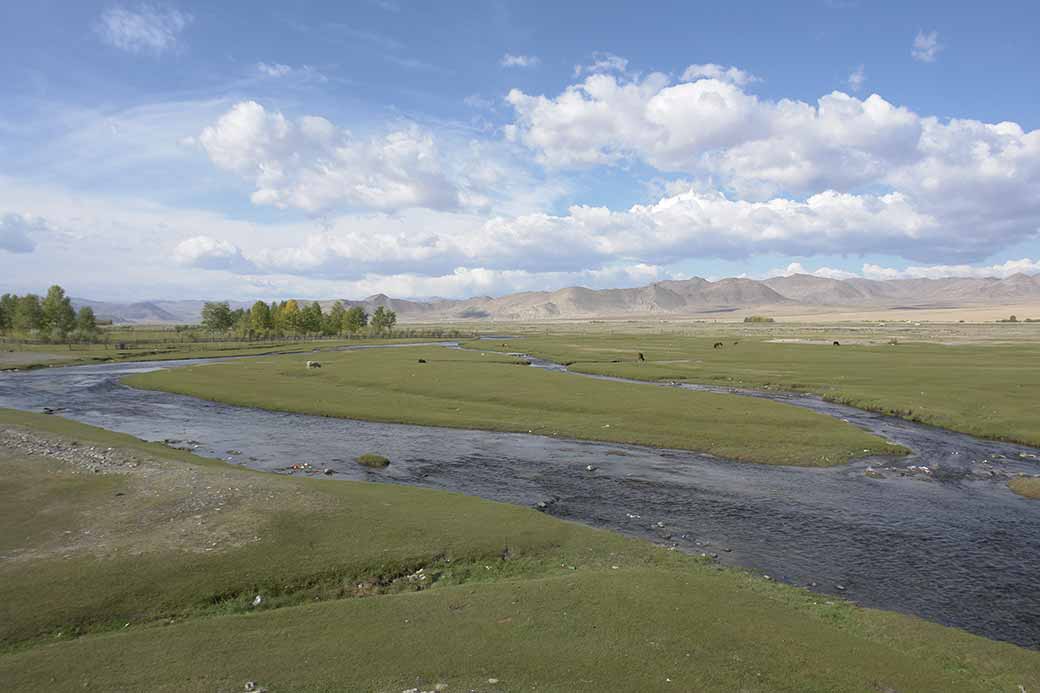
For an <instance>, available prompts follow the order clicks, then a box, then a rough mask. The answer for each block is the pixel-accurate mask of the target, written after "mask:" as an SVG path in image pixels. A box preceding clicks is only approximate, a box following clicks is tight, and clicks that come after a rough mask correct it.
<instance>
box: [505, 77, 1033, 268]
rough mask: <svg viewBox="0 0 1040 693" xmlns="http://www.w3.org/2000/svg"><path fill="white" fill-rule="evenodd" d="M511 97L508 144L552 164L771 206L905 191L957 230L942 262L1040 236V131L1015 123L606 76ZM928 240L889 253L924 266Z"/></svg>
mask: <svg viewBox="0 0 1040 693" xmlns="http://www.w3.org/2000/svg"><path fill="white" fill-rule="evenodd" d="M507 101H508V103H509V104H510V105H511V106H512V107H513V109H514V112H515V118H514V122H513V123H512V124H510V125H509V126H507V128H506V130H505V133H506V136H507V137H509V138H510V139H511V140H512V141H515V142H519V143H521V144H523V145H525V146H527V147H528V148H530V149H531V150H533V151H534V153H535V155H536V157H537V158H538V160H539V161H541V162H542V163H543V164H545V165H547V166H550V167H555V168H571V167H583V166H594V165H604V164H624V163H627V162H630V161H641V162H643V163H646V164H648V165H650V166H652V167H654V168H656V169H658V170H660V171H662V172H670V173H683V174H687V175H692V176H694V177H695V178H696V177H701V178H704V177H710V178H712V179H713V180H715V181H716V183H717V185H719V186H721V189H724V190H728V191H729V192H730V193H732V194H734V195H735V196H736V197H737V198H741V199H747V200H757V201H763V202H767V201H773V200H777V199H779V200H784V199H787V200H798V199H802V198H806V197H807V196H813V195H819V194H822V193H826V192H828V191H834V192H836V193H838V194H856V193H858V192H859V191H862V190H877V191H879V192H881V193H882V194H890V195H895V196H897V197H898V199H899V200H900V204H901V205H903V206H904V207H905V208H906V209H907V210H910V211H912V212H913V214H914V215H916V216H917V217H919V218H921V219H927V220H929V224H930V226H929V228H941V229H944V230H943V231H942V232H940V233H936V234H934V235H932V234H930V240H931V242H933V243H935V246H934V247H933V248H932V249H931V252H932V253H933V255H932V256H931V258H929V259H933V260H935V259H941V260H947V259H950V260H953V259H956V260H969V259H973V258H977V257H981V256H984V255H988V254H990V253H991V252H992V251H993V249H994V248H995V247H998V248H999V247H1008V246H1010V245H1012V244H1014V243H1018V242H1021V241H1025V240H1028V239H1031V238H1036V237H1037V234H1038V229H1040V130H1034V131H1029V132H1027V131H1024V130H1023V129H1022V128H1021V126H1019V125H1017V124H1015V123H1009V122H1003V123H984V122H980V121H975V120H961V119H953V120H940V119H938V118H935V117H929V116H922V115H919V114H917V113H915V112H913V111H911V110H909V109H907V108H905V107H901V106H898V105H895V104H892V103H890V102H888V101H886V100H885V99H884V98H882V97H881V96H879V95H877V94H872V95H870V96H868V97H866V98H863V99H860V98H857V97H854V96H850V95H848V94H845V93H842V92H833V93H831V94H827V95H825V96H823V97H821V98H820V99H818V100H817V102H816V103H815V104H813V103H807V102H803V101H796V100H792V99H781V100H777V101H773V100H765V99H760V98H758V97H757V96H755V95H754V94H751V93H749V92H748V91H747V90H745V89H744V88H742V87H740V86H739V85H737V84H735V83H733V82H732V81H723V80H719V79H716V78H714V77H700V78H698V79H695V80H693V81H680V82H678V83H674V82H673V81H672V80H671V79H670V78H668V77H667V76H666V75H663V74H660V73H651V74H649V75H647V76H645V77H643V78H639V79H627V78H619V77H617V76H615V75H613V74H593V75H589V76H588V77H586V78H585V79H584V80H583V81H581V82H580V83H578V84H574V85H571V86H569V87H567V88H566V89H565V90H564V91H563V92H562V93H561V94H560V95H559V96H557V97H555V98H550V97H546V96H533V95H528V94H525V93H523V92H522V91H520V90H517V89H514V90H512V91H511V92H510V93H509V94H508V96H507ZM863 199H866V198H863ZM893 199H896V198H893ZM897 235H898V234H897ZM917 238H918V236H915V235H914V234H906V235H904V236H903V239H902V240H901V241H899V243H898V244H897V245H894V246H892V247H890V248H889V252H895V253H904V252H916V253H917V254H916V255H915V256H914V257H917V258H923V257H924V256H925V254H926V251H925V249H924V248H923V246H921V244H920V243H919V242H918V241H917V240H916V239H917ZM915 247H916V250H915Z"/></svg>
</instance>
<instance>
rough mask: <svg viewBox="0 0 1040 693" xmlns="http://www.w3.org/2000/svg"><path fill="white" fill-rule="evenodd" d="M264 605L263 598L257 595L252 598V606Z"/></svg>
mask: <svg viewBox="0 0 1040 693" xmlns="http://www.w3.org/2000/svg"><path fill="white" fill-rule="evenodd" d="M263 603H264V598H263V597H262V596H260V595H259V594H258V595H256V596H255V597H253V606H260V605H261V604H263Z"/></svg>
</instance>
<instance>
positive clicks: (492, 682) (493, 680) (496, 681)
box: [488, 679, 498, 684]
mask: <svg viewBox="0 0 1040 693" xmlns="http://www.w3.org/2000/svg"><path fill="white" fill-rule="evenodd" d="M488 683H491V684H495V683H498V679H488Z"/></svg>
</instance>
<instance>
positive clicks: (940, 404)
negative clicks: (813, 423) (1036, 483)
mask: <svg viewBox="0 0 1040 693" xmlns="http://www.w3.org/2000/svg"><path fill="white" fill-rule="evenodd" d="M814 336H815V338H816V339H817V340H819V341H821V342H822V343H819V344H804V343H801V344H799V343H773V342H770V341H768V340H766V339H763V338H761V337H755V336H754V330H749V331H748V334H745V335H730V336H729V338H727V339H726V340H725V341H724V344H723V346H722V347H721V348H719V349H715V348H714V344H715V343H716V342H719V341H722V340H721V339H720V338H718V337H714V336H707V337H686V336H676V335H642V336H635V335H613V334H596V335H588V334H585V335H555V336H529V337H525V338H523V339H517V340H514V341H512V342H506V346H503V345H502V343H499V342H490V343H489V342H474V343H472V344H471V345H472V346H476V347H478V348H486V349H495V350H499V351H523V352H526V353H530V354H532V355H535V356H539V357H542V358H546V359H550V360H553V361H557V362H561V363H569V364H571V365H570V368H571V369H572V370H575V371H580V372H583V373H597V374H603V375H616V376H623V377H626V378H636V379H640V380H678V381H685V382H691V383H707V384H712V385H724V386H733V387H746V388H773V389H777V390H791V391H803V392H813V393H816V394H819V395H822V396H823V397H825V398H826V399H829V400H831V401H835V402H842V403H845V404H851V405H853V406H856V407H860V408H863V409H869V410H872V411H879V412H884V413H886V414H892V415H895V416H900V417H903V418H907V419H911V420H913V421H919V422H923V423H928V424H933V425H936V426H942V427H944V428H949V429H952V430H957V431H963V432H965V433H970V434H972V435H976V436H981V437H985V438H993V439H997V440H1007V441H1015V442H1021V443H1026V444H1029V445H1040V416H1037V415H1036V412H1037V411H1040V343H1038V342H1036V341H1024V342H1021V343H1018V344H1013V345H1008V344H994V345H977V344H961V345H957V346H951V345H945V344H939V343H925V342H903V343H899V344H896V345H889V344H884V343H882V344H856V343H854V342H853V343H850V342H848V341H845V342H842V345H841V346H840V347H835V346H832V345H831V342H830V340H828V339H827V335H826V333H816V334H815V335H814ZM843 339H844V337H843ZM734 342H739V343H736V344H734ZM639 352H642V353H643V355H644V357H645V358H646V362H643V363H641V362H638V361H637V356H636V355H637V353H639Z"/></svg>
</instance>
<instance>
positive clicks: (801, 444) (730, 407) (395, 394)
mask: <svg viewBox="0 0 1040 693" xmlns="http://www.w3.org/2000/svg"><path fill="white" fill-rule="evenodd" d="M420 359H424V360H425V361H426V363H419V360H420ZM518 363H519V362H517V361H516V360H515V359H512V358H510V357H508V356H496V355H495V354H493V353H488V354H486V355H484V354H480V353H474V352H467V351H452V350H447V349H444V348H440V347H416V348H408V349H376V350H368V351H358V352H351V353H336V354H329V355H326V356H323V357H322V366H323V368H322V369H321V370H308V369H306V368H304V364H303V361H302V360H301V359H300V358H299V357H288V356H287V357H277V358H267V359H255V360H248V361H238V362H235V363H220V364H208V365H200V366H195V367H186V368H177V369H174V370H169V371H158V372H154V373H145V374H140V375H133V376H131V377H128V378H126V380H125V382H126V383H127V384H129V385H132V386H134V387H143V388H150V389H158V390H166V391H169V392H177V393H181V394H187V395H193V396H196V397H203V398H205V399H212V400H218V401H222V402H229V403H232V404H239V405H244V406H251V407H262V408H265V409H277V410H283V411H295V412H303V413H308V414H320V415H325V416H341V417H347V418H355V419H366V420H370V421H390V422H404V423H415V424H424V425H433V426H453V427H462V428H480V429H487V430H495V431H519V432H533V433H538V434H544V435H554V436H555V435H559V436H566V437H569V438H581V439H586V440H602V441H610V442H617V443H638V444H643V445H654V446H660V447H667V448H681V449H686V450H697V451H702V452H707V453H711V454H713V455H718V456H720V457H726V458H730V459H736V460H743V461H750V462H763V463H769V464H792V465H804V466H825V465H834V464H841V463H844V462H846V461H848V459H849V458H851V457H855V456H860V455H866V454H892V453H896V452H899V451H901V448H898V447H896V446H892V445H889V444H888V443H886V442H885V441H883V440H881V439H880V438H878V437H876V436H873V435H870V434H868V433H865V432H863V431H861V430H859V429H857V428H855V427H853V426H851V425H849V424H845V423H842V422H840V421H837V420H835V419H833V418H831V417H827V416H823V415H819V414H814V413H812V412H808V411H805V410H803V409H798V408H796V407H792V406H789V405H785V404H777V403H774V402H767V401H762V400H753V399H749V398H746V397H737V396H732V395H717V394H709V393H696V392H683V391H678V390H667V389H664V388H651V387H646V386H643V385H638V384H627V383H611V382H606V381H597V380H591V379H585V378H575V377H573V376H570V375H567V374H561V373H552V372H547V371H544V370H540V369H534V368H528V367H525V366H522V365H518Z"/></svg>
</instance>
